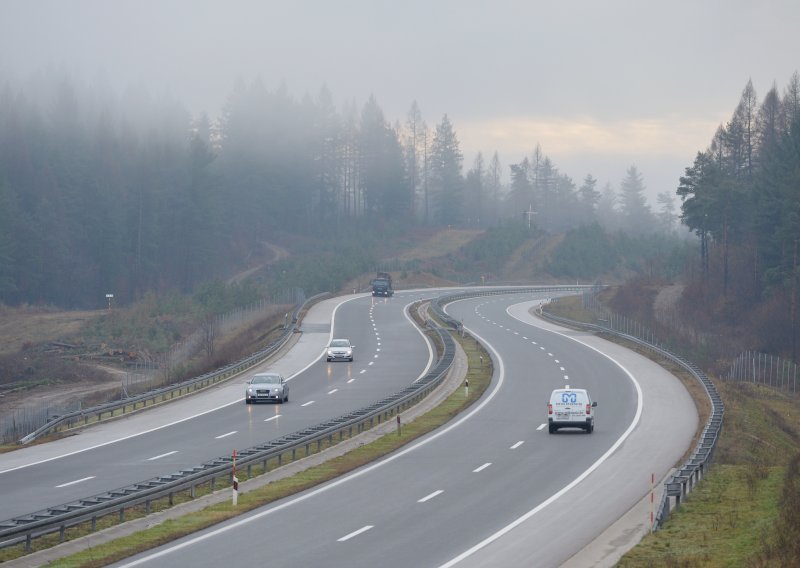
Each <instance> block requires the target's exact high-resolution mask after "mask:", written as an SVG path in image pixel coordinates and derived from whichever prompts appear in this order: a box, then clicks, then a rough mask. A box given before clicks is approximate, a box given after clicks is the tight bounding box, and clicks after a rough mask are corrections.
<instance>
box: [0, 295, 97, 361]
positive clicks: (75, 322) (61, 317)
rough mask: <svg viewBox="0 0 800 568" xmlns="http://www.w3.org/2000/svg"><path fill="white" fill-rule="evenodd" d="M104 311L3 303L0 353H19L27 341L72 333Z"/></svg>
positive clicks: (37, 340)
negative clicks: (70, 309) (56, 308)
mask: <svg viewBox="0 0 800 568" xmlns="http://www.w3.org/2000/svg"><path fill="white" fill-rule="evenodd" d="M105 313H106V311H105V310H92V311H59V310H55V309H47V308H33V307H29V306H23V307H19V308H10V307H8V306H0V355H8V354H12V353H17V352H18V351H19V350H20V349H22V348H23V347H25V346H27V345H34V344H39V343H47V342H48V341H58V340H60V339H63V338H64V337H70V336H72V335H74V334H76V333H77V332H79V331H80V330H81V329H82V328H83V327H84V325H86V324H87V323H88V322H90V321H92V320H95V319H97V318H98V317H101V316H102V315H103V314H105Z"/></svg>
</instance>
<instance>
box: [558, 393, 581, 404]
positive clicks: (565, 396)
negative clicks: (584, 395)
mask: <svg viewBox="0 0 800 568" xmlns="http://www.w3.org/2000/svg"><path fill="white" fill-rule="evenodd" d="M561 402H562V403H564V404H578V395H577V394H576V393H574V392H562V393H561Z"/></svg>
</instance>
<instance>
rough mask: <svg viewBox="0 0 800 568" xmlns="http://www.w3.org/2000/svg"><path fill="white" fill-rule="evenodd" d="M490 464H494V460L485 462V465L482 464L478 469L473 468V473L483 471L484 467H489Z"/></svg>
mask: <svg viewBox="0 0 800 568" xmlns="http://www.w3.org/2000/svg"><path fill="white" fill-rule="evenodd" d="M490 465H492V462H486V463H485V464H483V465H482V466H481V467H479V468H478V469H473V470H472V473H478V472H479V471H483V470H484V469H486V468H487V467H489V466H490Z"/></svg>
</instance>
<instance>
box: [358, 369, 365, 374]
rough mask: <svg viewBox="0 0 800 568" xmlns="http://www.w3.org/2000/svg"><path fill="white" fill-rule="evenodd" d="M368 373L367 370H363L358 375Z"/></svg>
mask: <svg viewBox="0 0 800 568" xmlns="http://www.w3.org/2000/svg"><path fill="white" fill-rule="evenodd" d="M366 372H367V370H366V369H361V371H360V372H359V373H358V374H359V375H363V374H364V373H366Z"/></svg>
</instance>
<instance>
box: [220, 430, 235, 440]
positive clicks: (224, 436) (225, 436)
mask: <svg viewBox="0 0 800 568" xmlns="http://www.w3.org/2000/svg"><path fill="white" fill-rule="evenodd" d="M236 432H238V430H234V431H232V432H228V433H227V434H222V435H220V436H216V439H217V440H219V439H220V438H227V437H228V436H233V435H234V434H236Z"/></svg>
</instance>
